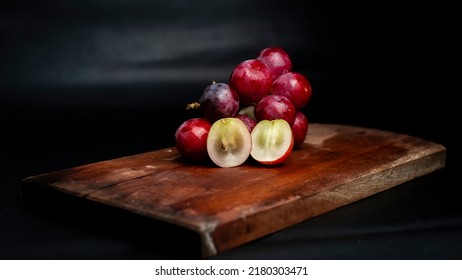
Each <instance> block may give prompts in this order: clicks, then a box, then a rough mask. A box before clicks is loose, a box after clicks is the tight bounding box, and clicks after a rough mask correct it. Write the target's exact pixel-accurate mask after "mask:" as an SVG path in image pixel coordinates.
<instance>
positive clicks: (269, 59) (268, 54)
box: [257, 47, 292, 80]
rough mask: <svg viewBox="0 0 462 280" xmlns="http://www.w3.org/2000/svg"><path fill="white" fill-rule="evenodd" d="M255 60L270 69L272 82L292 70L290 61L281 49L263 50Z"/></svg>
mask: <svg viewBox="0 0 462 280" xmlns="http://www.w3.org/2000/svg"><path fill="white" fill-rule="evenodd" d="M257 59H258V60H260V61H261V62H263V63H265V64H266V65H268V66H269V68H271V73H272V76H273V80H275V79H276V78H277V77H279V76H281V75H282V74H284V73H287V72H290V71H291V70H292V61H291V59H290V57H289V55H288V54H287V52H286V51H285V50H283V49H282V48H278V47H271V48H266V49H263V50H262V51H261V52H260V54H259V56H258V57H257Z"/></svg>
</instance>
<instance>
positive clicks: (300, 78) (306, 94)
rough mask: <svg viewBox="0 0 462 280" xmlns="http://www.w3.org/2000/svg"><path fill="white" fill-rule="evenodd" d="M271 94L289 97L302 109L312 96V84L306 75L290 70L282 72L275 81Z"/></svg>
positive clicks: (298, 108)
mask: <svg viewBox="0 0 462 280" xmlns="http://www.w3.org/2000/svg"><path fill="white" fill-rule="evenodd" d="M271 94H274V95H283V96H285V97H287V98H289V99H290V101H292V103H293V104H294V105H295V108H296V109H297V110H300V109H301V108H303V107H304V106H305V105H306V104H307V103H308V101H309V100H310V98H311V84H310V82H309V81H308V79H307V78H306V77H305V76H304V75H302V74H300V73H295V72H289V73H285V74H282V75H281V76H279V78H277V79H276V80H275V81H274V83H273V86H272V88H271Z"/></svg>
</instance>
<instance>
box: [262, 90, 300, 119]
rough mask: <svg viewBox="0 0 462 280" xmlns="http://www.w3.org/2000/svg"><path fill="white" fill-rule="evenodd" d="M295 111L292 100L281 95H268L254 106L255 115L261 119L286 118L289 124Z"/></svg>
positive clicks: (293, 117)
mask: <svg viewBox="0 0 462 280" xmlns="http://www.w3.org/2000/svg"><path fill="white" fill-rule="evenodd" d="M296 114H297V111H296V110H295V107H294V105H293V104H292V102H291V101H290V100H289V99H288V98H287V97H285V96H282V95H268V96H265V97H263V98H262V100H261V101H260V102H258V104H257V105H256V106H255V117H256V118H257V121H261V120H276V119H283V120H286V121H287V122H288V123H289V125H290V126H292V124H293V123H294V121H295V116H296Z"/></svg>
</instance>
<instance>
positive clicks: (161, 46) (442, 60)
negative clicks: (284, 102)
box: [0, 0, 462, 259]
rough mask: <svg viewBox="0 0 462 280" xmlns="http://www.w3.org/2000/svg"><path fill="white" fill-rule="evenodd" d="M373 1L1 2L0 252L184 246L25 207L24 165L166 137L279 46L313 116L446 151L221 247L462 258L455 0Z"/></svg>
mask: <svg viewBox="0 0 462 280" xmlns="http://www.w3.org/2000/svg"><path fill="white" fill-rule="evenodd" d="M369 2H370V3H358V2H351V1H342V2H341V3H336V2H332V1H293V0H286V1H242V0H238V1H205V0H202V1H178V0H176V1H142V0H131V1H128V0H117V1H103V0H96V1H90V0H79V1H53V0H48V1H27V0H26V1H6V2H3V3H2V4H1V5H2V7H1V10H0V36H1V37H0V40H1V43H0V125H1V131H2V133H1V135H2V136H1V140H0V144H1V146H0V152H1V158H0V164H1V165H0V167H1V173H2V176H1V177H2V179H1V180H2V182H1V188H0V201H1V209H0V217H1V218H2V222H1V223H2V229H1V230H0V232H1V233H0V257H3V258H52V259H54V258H166V257H174V258H175V257H178V255H175V254H173V256H172V255H169V254H167V252H165V250H164V251H163V250H160V249H158V248H157V247H155V246H154V247H149V248H144V247H143V245H142V244H133V243H134V240H133V239H134V238H135V237H134V236H130V235H128V236H127V235H122V236H120V235H118V234H114V231H117V230H118V229H117V225H113V226H114V228H113V229H114V230H113V231H101V230H100V229H101V226H100V225H98V223H97V222H96V221H93V222H87V223H86V222H83V221H80V222H76V221H75V218H76V217H78V215H74V216H72V215H70V217H73V218H74V221H73V219H70V218H69V217H67V216H66V215H69V213H67V214H66V215H65V214H62V213H61V214H56V213H54V214H52V213H49V212H45V213H42V212H41V211H36V210H31V209H29V208H28V207H27V205H25V201H24V198H23V194H22V191H21V187H20V180H21V179H22V178H24V177H26V176H29V175H36V174H40V173H43V172H48V171H53V170H57V169H63V168H67V167H72V166H76V165H80V164H84V163H91V162H94V161H99V160H104V159H111V158H115V157H119V156H124V155H131V154H134V153H139V152H144V151H150V150H154V149H158V148H164V147H168V146H172V145H174V139H173V134H174V132H175V130H176V128H177V127H178V125H179V124H180V123H181V122H182V121H184V120H185V119H187V118H189V117H191V116H192V113H191V112H186V111H185V110H184V106H185V104H186V103H189V102H191V101H195V100H197V99H198V97H199V96H200V94H201V91H202V90H203V89H204V88H205V87H206V86H207V85H208V84H209V83H210V82H211V81H212V80H215V81H220V82H227V81H228V78H229V75H230V73H231V71H232V68H233V67H234V66H235V65H237V64H238V63H239V62H241V61H243V60H245V59H249V58H253V57H255V56H257V55H258V52H259V51H260V50H261V49H263V48H265V47H267V46H280V47H283V48H285V49H286V50H287V52H288V53H289V54H290V55H291V57H292V60H293V70H294V71H297V72H301V73H303V74H305V75H306V76H307V77H308V78H309V80H310V81H311V83H312V87H313V98H312V100H311V102H310V104H309V105H308V106H307V107H306V108H305V109H304V111H305V113H306V114H307V116H308V118H309V120H310V122H322V123H340V124H349V125H358V126H364V127H373V128H378V129H385V130H391V131H395V132H399V133H405V134H410V135H414V136H417V137H421V138H424V139H427V140H431V141H435V142H438V143H441V144H443V145H445V146H446V147H447V148H448V161H447V162H448V164H447V165H448V166H447V168H446V169H445V170H443V171H439V172H437V173H435V174H432V175H429V176H426V177H424V178H421V179H418V180H416V181H415V182H410V183H407V184H404V185H403V186H401V187H400V188H398V189H396V190H390V191H388V192H386V193H383V194H380V195H378V196H376V197H373V198H370V199H366V200H364V201H361V202H358V203H356V204H354V205H351V206H347V207H344V208H342V209H341V210H338V211H334V212H332V213H329V214H326V215H323V216H321V217H318V218H316V219H313V220H311V221H308V222H305V223H302V224H300V225H297V226H296V227H294V228H291V229H288V230H286V231H282V232H280V233H277V234H274V235H271V236H269V237H266V238H263V239H262V240H258V241H256V242H253V243H252V244H250V245H246V246H244V247H243V248H239V249H237V250H234V251H232V252H229V253H228V254H224V255H222V256H221V257H224V258H226V257H229V258H249V257H255V258H460V257H461V253H460V252H461V249H462V248H461V245H460V244H462V242H461V241H462V240H461V237H460V236H461V233H462V231H461V225H462V223H461V216H462V214H461V213H462V211H461V206H459V204H460V203H458V199H457V197H458V195H459V194H460V191H459V188H457V186H456V185H454V184H451V183H450V179H449V174H450V170H453V169H451V168H453V167H452V166H453V165H454V164H455V162H456V156H455V150H456V149H457V147H456V145H455V144H453V143H454V142H453V137H452V135H451V129H450V128H454V126H451V124H452V122H454V121H455V119H456V114H455V110H454V109H453V108H455V107H454V106H455V104H456V103H455V102H453V101H452V100H451V99H452V98H453V96H454V91H458V90H457V89H458V87H455V83H454V81H457V73H458V70H457V64H456V61H455V56H454V54H455V50H457V47H456V44H455V39H454V38H455V36H454V33H453V32H452V30H453V29H454V26H455V23H454V22H453V18H454V17H451V14H452V11H453V10H454V8H452V7H447V6H444V4H442V3H437V4H435V3H431V4H422V3H419V4H412V5H411V4H405V3H402V2H401V1H400V2H396V3H395V2H394V1H378V2H377V1H369ZM451 65H452V66H453V67H454V65H455V66H456V67H455V69H456V70H455V71H453V70H451V69H452V68H451ZM459 72H460V71H459ZM456 127H457V126H456ZM44 199H46V198H44ZM45 201H46V200H45ZM46 203H48V202H46ZM68 210H69V209H68ZM51 212H53V211H51ZM90 216H91V215H90ZM87 218H88V217H87ZM147 239H149V238H147ZM153 239H155V238H153ZM135 243H136V242H135ZM406 246H409V247H408V248H407V247H406ZM2 247H3V248H2ZM156 248H157V249H156ZM181 251H182V249H181V247H179V248H176V249H175V252H177V253H178V252H181ZM180 256H181V254H180Z"/></svg>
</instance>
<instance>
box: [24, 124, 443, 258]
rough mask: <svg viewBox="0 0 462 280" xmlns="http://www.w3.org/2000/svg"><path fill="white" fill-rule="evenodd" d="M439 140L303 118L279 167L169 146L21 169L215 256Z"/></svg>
mask: <svg viewBox="0 0 462 280" xmlns="http://www.w3.org/2000/svg"><path fill="white" fill-rule="evenodd" d="M445 156H446V149H445V147H443V146H442V145H439V144H436V143H432V142H428V141H425V140H422V139H418V138H415V137H411V136H406V135H400V134H396V133H392V132H386V131H380V130H375V129H367V128H360V127H352V126H343V125H330V124H311V125H310V128H309V132H308V135H307V137H306V139H305V143H304V144H303V145H302V146H301V148H300V149H299V150H297V151H294V152H293V153H292V154H291V155H290V157H289V159H288V160H287V161H286V162H285V163H284V164H283V165H280V166H275V167H268V166H263V165H259V164H257V163H255V162H254V161H252V160H249V161H248V162H246V163H245V164H244V165H242V166H239V167H234V168H220V167H216V166H214V165H212V164H204V165H200V164H191V163H188V162H185V161H184V160H183V158H182V157H181V156H180V155H179V153H178V152H177V150H176V149H175V148H174V147H171V148H166V149H162V150H157V151H153V152H147V153H142V154H137V155H133V156H127V157H123V158H117V159H112V160H107V161H102V162H97V163H93V164H88V165H83V166H78V167H74V168H70V169H66V170H60V171H55V172H51V173H46V174H42V175H38V176H32V177H28V178H25V179H24V180H23V183H25V184H28V185H32V186H35V185H40V186H47V187H50V188H53V189H56V190H59V191H63V192H66V193H69V194H72V195H75V196H78V197H81V198H82V199H88V200H92V201H96V202H98V203H103V204H107V205H111V206H114V207H118V208H122V209H126V210H128V211H132V212H134V213H137V214H140V215H145V216H148V217H151V218H153V219H158V220H161V221H165V222H168V223H172V224H175V225H178V226H181V227H184V228H187V229H190V230H193V231H195V232H197V233H198V234H199V235H200V237H201V238H200V239H201V248H202V255H203V256H204V257H207V256H211V255H215V254H217V253H219V252H222V251H225V250H229V249H231V248H234V247H236V246H239V245H241V244H244V243H246V242H249V241H252V240H254V239H256V238H259V237H262V236H264V235H267V234H269V233H272V232H275V231H278V230H281V229H284V228H286V227H289V226H291V225H294V224H296V223H299V222H301V221H303V220H306V219H308V218H310V217H314V216H316V215H319V214H322V213H325V212H327V211H330V210H333V209H335V208H338V207H340V206H343V205H346V204H349V203H352V202H354V201H357V200H359V199H362V198H365V197H368V196H370V195H373V194H376V193H378V192H381V191H383V190H386V189H389V188H391V187H393V186H397V185H399V184H401V183H403V182H406V181H409V180H411V179H414V178H416V177H419V176H422V175H424V174H427V173H430V172H432V171H435V170H437V169H440V168H443V167H444V165H445Z"/></svg>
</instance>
